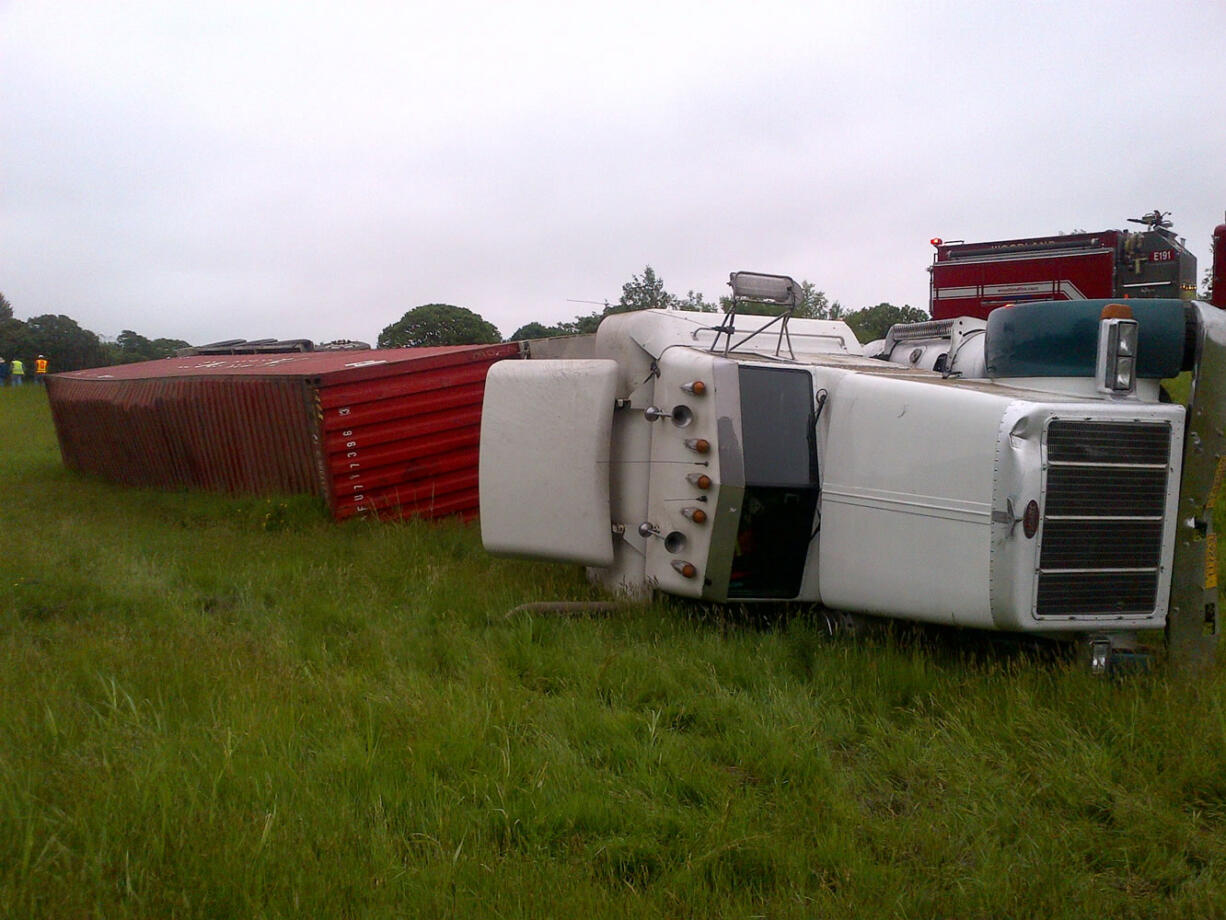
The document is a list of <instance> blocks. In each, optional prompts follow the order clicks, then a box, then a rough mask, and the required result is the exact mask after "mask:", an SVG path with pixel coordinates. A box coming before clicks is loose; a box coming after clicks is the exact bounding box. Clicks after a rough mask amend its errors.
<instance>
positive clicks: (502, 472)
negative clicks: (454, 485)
mask: <svg viewBox="0 0 1226 920" xmlns="http://www.w3.org/2000/svg"><path fill="white" fill-rule="evenodd" d="M616 382H617V362H615V361H605V360H590V361H502V362H500V363H498V364H495V365H494V366H493V367H492V368H490V372H489V376H488V377H487V378H486V381H485V403H484V408H483V409H482V415H481V478H480V493H481V539H482V542H484V544H485V548H486V549H487V550H489V551H490V552H491V553H499V554H502V555H508V556H524V557H528V558H539V559H551V560H568V561H571V562H580V563H583V564H584V565H595V566H608V565H611V564H612V563H613V535H612V527H611V521H610V512H609V441H610V432H611V430H612V425H613V402H614V399H615V396H616V393H615V389H616Z"/></svg>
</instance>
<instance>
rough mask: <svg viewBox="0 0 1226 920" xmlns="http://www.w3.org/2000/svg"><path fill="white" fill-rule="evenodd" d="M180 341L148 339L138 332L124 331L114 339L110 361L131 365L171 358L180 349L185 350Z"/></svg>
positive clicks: (184, 345) (185, 343)
mask: <svg viewBox="0 0 1226 920" xmlns="http://www.w3.org/2000/svg"><path fill="white" fill-rule="evenodd" d="M187 347H188V343H187V342H184V341H183V340H182V339H148V338H146V337H145V336H143V335H141V334H140V333H138V332H133V331H132V330H131V329H125V330H124V331H123V332H121V333H119V335H118V336H117V337H116V339H115V346H114V347H113V349H112V359H113V361H114V363H116V364H131V363H133V362H135V361H156V360H159V359H160V358H173V357H174V355H175V352H176V351H178V350H179V349H180V348H187Z"/></svg>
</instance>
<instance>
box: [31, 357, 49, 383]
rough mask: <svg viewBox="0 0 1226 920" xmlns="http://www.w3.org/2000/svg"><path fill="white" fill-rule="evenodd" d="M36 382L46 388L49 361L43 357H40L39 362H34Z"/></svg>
mask: <svg viewBox="0 0 1226 920" xmlns="http://www.w3.org/2000/svg"><path fill="white" fill-rule="evenodd" d="M34 382H35V383H41V384H43V385H44V386H46V383H47V359H46V358H45V357H43V356H42V355H39V356H38V360H36V361H35V362H34Z"/></svg>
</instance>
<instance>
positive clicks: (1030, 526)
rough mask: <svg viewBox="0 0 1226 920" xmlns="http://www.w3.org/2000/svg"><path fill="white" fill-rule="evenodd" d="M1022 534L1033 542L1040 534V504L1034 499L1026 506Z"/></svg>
mask: <svg viewBox="0 0 1226 920" xmlns="http://www.w3.org/2000/svg"><path fill="white" fill-rule="evenodd" d="M1022 532H1023V533H1024V534H1026V539H1027V540H1033V539H1034V535H1035V534H1036V533H1038V532H1039V503H1038V502H1036V501H1034V500H1033V499H1032V500H1031V501H1030V502H1029V503H1028V504H1027V505H1026V513H1025V514H1023V515H1022Z"/></svg>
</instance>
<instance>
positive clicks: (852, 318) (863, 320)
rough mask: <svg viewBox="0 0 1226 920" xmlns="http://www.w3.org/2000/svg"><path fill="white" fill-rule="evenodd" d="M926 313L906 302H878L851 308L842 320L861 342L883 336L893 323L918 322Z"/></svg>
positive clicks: (923, 318)
mask: <svg viewBox="0 0 1226 920" xmlns="http://www.w3.org/2000/svg"><path fill="white" fill-rule="evenodd" d="M929 318H930V317H929V316H928V314H927V313H925V312H924V311H923V310H920V309H917V308H916V307H913V306H911V305H910V304H906V305H904V306H901V307H896V306H894V304H892V303H884V302H882V303H879V304H877V305H876V306H874V307H865V308H864V309H862V310H853V311H852V312H850V313H848V314H846V315H845V316H844V317H843V320H844V321H845V322H846V323H847V325H849V326H851V331H852V332H854V333H855V334H856V338H857V339H859V340H860V341H861V342H872V341H875V340H876V339H881V338H885V334H886V333H887V332H889V331H890V327H891V326H893V325H894V324H895V323H918V322H922V321H923V320H926V319H929Z"/></svg>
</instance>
